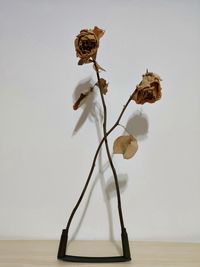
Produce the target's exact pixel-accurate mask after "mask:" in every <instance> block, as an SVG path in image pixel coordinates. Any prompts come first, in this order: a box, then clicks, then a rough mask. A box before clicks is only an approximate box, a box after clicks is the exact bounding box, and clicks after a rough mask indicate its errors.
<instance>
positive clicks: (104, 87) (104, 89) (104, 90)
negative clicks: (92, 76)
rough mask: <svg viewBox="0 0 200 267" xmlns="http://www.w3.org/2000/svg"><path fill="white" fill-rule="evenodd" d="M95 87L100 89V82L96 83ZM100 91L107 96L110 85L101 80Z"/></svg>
mask: <svg viewBox="0 0 200 267" xmlns="http://www.w3.org/2000/svg"><path fill="white" fill-rule="evenodd" d="M95 85H96V86H98V87H99V83H98V82H96V83H95ZM99 89H100V90H101V92H102V94H104V95H106V93H107V92H108V83H107V81H106V80H105V79H103V78H101V79H100V87H99Z"/></svg>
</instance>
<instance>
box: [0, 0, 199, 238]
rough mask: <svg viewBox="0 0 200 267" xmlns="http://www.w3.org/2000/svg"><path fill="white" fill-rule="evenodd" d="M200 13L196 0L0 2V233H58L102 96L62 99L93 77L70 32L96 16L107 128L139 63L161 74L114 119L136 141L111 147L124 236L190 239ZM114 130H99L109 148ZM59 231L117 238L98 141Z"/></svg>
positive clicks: (194, 219) (195, 212)
mask: <svg viewBox="0 0 200 267" xmlns="http://www.w3.org/2000/svg"><path fill="white" fill-rule="evenodd" d="M199 14H200V1H198V0H197V1H195V0H191V1H184V0H179V1H178V0H176V1H175V0H174V1H170V0H169V1H164V0H160V1H156V0H153V1H147V0H146V1H141V0H140V1H139V0H138V1H136V0H135V1H134V0H132V1H131V0H123V1H122V0H121V1H119V0H115V1H114V0H110V1H107V0H101V1H94V0H91V1H89V0H85V1H78V0H73V1H67V0H65V1H64V0H63V1H61V0H49V1H47V0H40V1H39V0H12V1H11V0H5V1H3V0H1V1H0V238H1V239H21V238H22V239H29V238H31V239H37V238H40V239H44V238H45V239H57V238H59V236H60V233H61V230H62V228H64V227H65V225H66V221H67V218H68V216H69V214H70V211H71V210H72V208H73V205H74V204H75V202H76V200H77V198H78V196H79V194H80V192H81V189H82V187H83V185H84V181H85V180H86V177H87V175H88V172H89V168H90V166H91V162H92V158H93V155H94V153H95V149H96V147H97V144H98V140H99V138H100V137H101V134H102V133H101V131H100V129H101V125H100V124H101V120H100V119H98V118H99V107H100V105H101V102H100V98H99V96H98V94H96V96H94V99H93V100H92V99H89V100H88V106H87V107H85V106H83V107H82V108H80V109H79V110H77V111H73V109H72V106H73V103H74V94H75V95H76V94H78V93H79V92H80V90H82V89H83V87H86V86H87V85H88V80H90V79H92V80H93V82H95V73H94V70H93V68H92V66H91V65H86V66H78V65H77V61H78V59H77V58H76V55H75V51H74V44H73V42H74V39H75V36H76V35H77V34H78V33H79V31H80V30H81V29H83V28H92V27H93V26H95V25H97V26H99V27H101V28H103V29H105V30H106V33H105V35H104V37H103V38H102V39H101V44H100V48H99V52H98V62H99V64H101V65H102V66H103V67H104V68H105V69H106V70H107V71H106V72H105V73H102V77H104V78H106V79H107V80H108V81H109V92H108V94H107V95H106V102H107V105H108V111H109V115H108V117H109V118H108V127H110V126H112V125H113V123H114V122H115V121H116V119H117V117H118V114H119V112H120V111H121V109H122V107H123V105H124V104H125V102H126V101H127V99H128V97H129V95H130V94H131V93H132V92H133V90H134V88H135V86H136V84H138V83H139V82H140V80H141V75H142V74H143V73H144V72H145V70H146V68H148V69H149V71H154V72H155V73H158V74H159V75H160V76H161V78H162V79H163V81H162V88H163V90H162V92H163V96H162V99H161V101H159V102H157V103H155V104H154V105H150V104H145V105H143V106H139V105H136V104H134V103H133V102H132V103H131V104H130V105H129V107H128V109H127V111H126V113H125V115H124V117H123V119H122V121H121V123H122V124H123V125H124V126H126V125H127V124H128V125H127V128H128V130H129V131H130V132H131V133H133V134H135V135H136V137H137V138H138V143H139V150H138V153H137V154H136V155H135V157H134V158H132V159H130V160H123V158H122V156H120V155H117V156H114V163H115V166H116V169H117V172H118V174H119V179H120V186H121V191H122V203H123V211H124V219H125V225H126V227H127V230H128V233H129V237H130V239H133V240H172V241H195V242H196V241H198V242H200V207H199V206H200V163H199V150H200V138H199V137H200V124H199V118H200V103H199V99H200V78H199V77H200V75H199V71H200V53H199V47H200V31H199V30H200V19H199ZM81 84H82V85H81ZM92 97H93V96H92ZM92 101H93V102H92ZM98 103H99V104H98ZM122 133H123V128H118V129H117V130H116V131H115V132H114V133H113V134H112V135H111V136H110V137H109V143H110V146H111V148H112V143H113V140H114V139H115V138H116V137H117V136H118V135H120V134H122ZM92 189H93V191H91V190H92ZM89 196H90V199H89V205H88V208H87V210H86V212H85V216H83V215H84V214H83V213H84V208H85V205H87V199H88V197H89ZM79 226H80V227H79ZM70 236H71V237H72V236H73V237H74V238H79V239H108V238H111V237H114V238H116V239H119V238H120V229H119V220H118V215H117V209H116V196H115V194H114V191H113V183H112V174H111V171H110V169H109V168H108V164H107V158H106V154H105V150H103V151H102V154H101V157H100V158H99V159H98V162H97V164H96V169H95V173H94V176H93V177H92V181H91V185H90V187H89V190H88V192H87V195H86V198H85V199H84V202H83V203H82V205H81V207H80V209H79V212H78V213H77V216H76V217H75V220H74V221H73V224H72V231H71V232H70Z"/></svg>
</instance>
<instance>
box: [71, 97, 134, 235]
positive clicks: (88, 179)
mask: <svg viewBox="0 0 200 267" xmlns="http://www.w3.org/2000/svg"><path fill="white" fill-rule="evenodd" d="M131 100H132V95H131V96H130V97H129V99H128V101H127V102H126V104H125V105H124V107H123V109H122V111H121V113H120V115H119V117H118V119H117V121H116V122H115V124H114V125H113V126H112V127H111V128H110V129H109V131H108V132H106V133H105V134H104V137H103V138H102V140H101V142H100V143H99V145H98V148H97V150H96V152H95V155H94V159H93V162H92V166H91V169H90V172H89V175H88V177H87V180H86V182H85V186H84V188H83V190H82V192H81V195H80V197H79V199H78V201H77V203H76V205H75V207H74V208H73V210H72V212H71V214H70V217H69V219H68V222H67V226H66V230H67V232H68V231H69V227H70V225H71V222H72V219H73V217H74V215H75V213H76V210H77V209H78V207H79V205H80V203H81V201H82V199H83V196H84V194H85V192H86V190H87V187H88V184H89V182H90V179H91V177H92V174H93V171H94V168H95V164H96V160H97V156H98V154H99V151H100V149H101V146H102V144H103V143H104V141H105V140H106V139H107V136H108V135H109V134H111V133H112V131H113V130H114V129H115V128H116V127H117V126H118V125H119V122H120V120H121V118H122V116H123V114H124V112H125V110H126V108H127V107H128V105H129V103H130V102H131ZM111 161H112V159H111ZM120 204H121V203H120ZM120 222H121V220H120ZM122 222H123V220H122ZM121 225H123V223H122V224H121Z"/></svg>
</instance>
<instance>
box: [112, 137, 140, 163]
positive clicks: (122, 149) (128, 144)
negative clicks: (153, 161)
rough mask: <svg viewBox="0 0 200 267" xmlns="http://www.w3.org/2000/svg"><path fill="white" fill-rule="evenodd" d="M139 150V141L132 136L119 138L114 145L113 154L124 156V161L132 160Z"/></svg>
mask: <svg viewBox="0 0 200 267" xmlns="http://www.w3.org/2000/svg"><path fill="white" fill-rule="evenodd" d="M137 150H138V145H137V140H136V139H135V138H134V137H133V136H132V135H125V136H119V137H118V138H117V139H116V140H115V142H114V144H113V153H114V154H123V157H124V159H130V158H132V157H133V156H134V155H135V153H136V152H137Z"/></svg>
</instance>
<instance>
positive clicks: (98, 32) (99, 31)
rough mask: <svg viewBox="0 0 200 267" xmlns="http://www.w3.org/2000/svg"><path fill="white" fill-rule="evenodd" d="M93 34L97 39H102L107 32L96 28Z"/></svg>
mask: <svg viewBox="0 0 200 267" xmlns="http://www.w3.org/2000/svg"><path fill="white" fill-rule="evenodd" d="M93 32H94V33H95V34H96V36H97V38H98V39H100V38H101V37H102V36H103V35H104V32H105V31H104V30H102V29H100V28H98V27H97V26H95V27H94V29H93Z"/></svg>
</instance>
